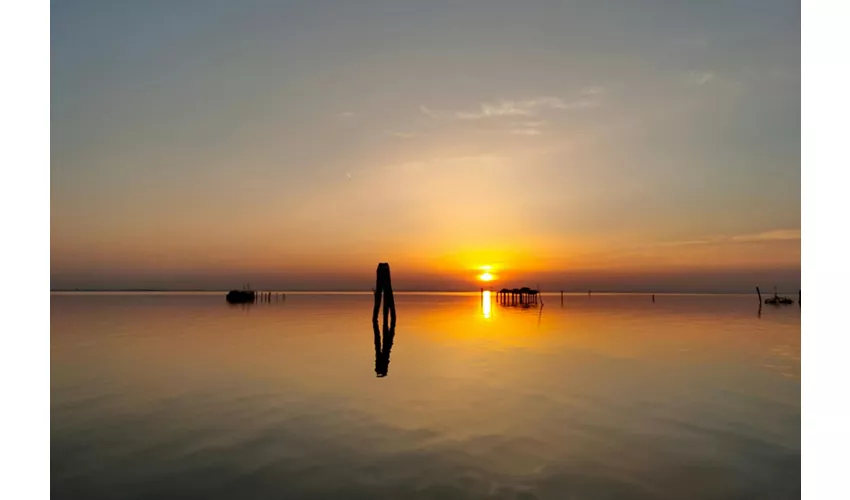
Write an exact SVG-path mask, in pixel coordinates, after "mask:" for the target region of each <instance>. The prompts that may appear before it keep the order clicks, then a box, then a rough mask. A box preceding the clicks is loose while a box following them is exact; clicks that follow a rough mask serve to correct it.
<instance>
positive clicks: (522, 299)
mask: <svg viewBox="0 0 850 500" xmlns="http://www.w3.org/2000/svg"><path fill="white" fill-rule="evenodd" d="M483 290H484V289H483V288H482V293H483ZM539 295H540V292H539V291H537V290H532V289H531V288H528V287H522V288H502V289H501V290H499V291H498V292H496V300H497V301H498V302H499V303H501V304H506V305H508V304H510V305H521V306H522V305H531V304H537V301H538V296H539Z"/></svg>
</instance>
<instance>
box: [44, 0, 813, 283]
mask: <svg viewBox="0 0 850 500" xmlns="http://www.w3.org/2000/svg"><path fill="white" fill-rule="evenodd" d="M51 9H52V12H51V52H52V54H51V87H52V88H51V106H52V110H51V287H52V288H54V289H69V288H70V289H73V288H108V289H121V288H162V289H196V288H208V289H227V288H238V287H240V286H241V285H242V284H243V283H246V282H250V283H251V284H252V286H254V287H255V288H272V287H274V288H280V289H331V290H368V289H369V288H370V287H371V286H372V285H373V284H374V276H375V267H376V265H377V263H378V262H384V261H386V262H389V263H390V265H391V267H392V273H393V282H394V285H395V287H396V288H399V289H408V290H415V289H429V290H436V289H446V290H465V289H466V290H468V289H477V288H478V286H480V285H479V283H478V281H477V280H476V277H477V276H478V275H480V274H481V273H482V272H483V271H484V269H485V266H490V268H489V272H490V273H491V274H492V275H493V276H494V278H495V279H494V280H493V281H492V282H490V283H491V284H490V285H488V286H493V287H495V288H500V287H502V286H523V285H531V286H536V285H537V284H540V286H541V288H543V289H544V290H550V291H551V290H559V289H564V290H575V291H578V290H587V289H589V288H592V289H597V290H621V291H706V292H711V291H723V292H725V291H733V292H734V291H742V292H749V291H751V290H752V289H753V287H754V286H755V285H757V284H758V285H761V286H762V289H763V290H765V289H768V290H770V291H772V287H773V285H778V286H779V287H780V289H782V288H785V289H786V290H787V291H796V289H797V287H798V286H799V280H800V14H799V2H792V1H785V0H770V1H768V0H752V1H741V0H734V1H733V0H715V1H704V0H690V1H661V0H655V1H650V0H640V1H637V0H635V1H627V0H621V1H613V0H611V1H606V0H579V1H567V0H564V1H554V0H549V1H533V0H525V1H521V2H520V1H507V0H486V1H485V0H470V1H444V0H429V1H417V2H413V1H403V0H393V1H369V0H367V1H333V2H332V1H323V0H311V1H301V2H295V1H239V2H235V1H221V0H204V1H200V0H198V1H187V0H175V1H168V2H167V1H150V2H142V1H136V2H107V1H100V2H95V1H62V2H54V3H53V4H52V5H51Z"/></svg>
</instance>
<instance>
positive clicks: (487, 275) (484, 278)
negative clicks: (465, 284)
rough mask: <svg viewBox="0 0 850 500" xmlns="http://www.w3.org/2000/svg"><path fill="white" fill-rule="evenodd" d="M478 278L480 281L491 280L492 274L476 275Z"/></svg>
mask: <svg viewBox="0 0 850 500" xmlns="http://www.w3.org/2000/svg"><path fill="white" fill-rule="evenodd" d="M478 279H479V280H481V281H492V280H493V275H492V274H490V273H484V274H481V275H479V276H478Z"/></svg>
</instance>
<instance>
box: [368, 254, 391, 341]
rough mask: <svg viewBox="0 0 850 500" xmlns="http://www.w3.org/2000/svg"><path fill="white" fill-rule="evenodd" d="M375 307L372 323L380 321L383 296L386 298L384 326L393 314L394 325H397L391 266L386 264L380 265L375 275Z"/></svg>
mask: <svg viewBox="0 0 850 500" xmlns="http://www.w3.org/2000/svg"><path fill="white" fill-rule="evenodd" d="M375 274H376V275H377V276H376V280H375V307H374V308H373V309H372V322H373V323H374V322H377V321H378V310H379V309H380V308H381V295H382V294H383V298H384V325H387V316H388V315H390V314H391V317H392V325H395V321H396V315H395V299H394V298H393V285H392V280H391V279H390V265H389V264H388V263H386V262H381V263H380V264H378V269H377V271H376V273H375Z"/></svg>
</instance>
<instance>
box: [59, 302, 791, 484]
mask: <svg viewBox="0 0 850 500" xmlns="http://www.w3.org/2000/svg"><path fill="white" fill-rule="evenodd" d="M656 300H657V302H656V303H655V304H652V303H651V300H650V298H649V296H640V295H594V296H593V297H587V296H586V295H576V296H566V297H565V299H564V303H563V306H562V305H561V302H560V298H559V297H558V296H546V297H545V306H544V308H543V309H542V313H541V311H540V310H539V309H525V310H523V309H511V308H503V307H501V306H499V305H497V304H496V303H495V302H485V303H484V304H482V301H481V298H480V296H479V294H477V293H476V294H471V295H427V294H420V295H413V294H411V295H406V294H398V295H397V297H396V305H397V308H398V323H397V326H396V331H395V336H394V338H393V343H392V346H391V350H390V353H389V364H388V365H387V367H386V368H387V369H386V371H387V376H386V377H378V376H377V373H376V368H377V371H383V368H382V366H381V365H383V364H385V363H384V362H382V361H381V359H378V358H381V357H382V355H378V357H377V358H376V342H375V337H374V332H373V329H372V325H371V306H372V304H371V301H372V297H371V295H369V294H362V295H342V294H339V295H308V294H300V295H299V294H288V295H287V299H286V301H285V302H278V303H275V302H272V303H271V304H258V305H255V306H252V307H250V308H245V307H240V306H228V305H227V304H226V303H225V301H224V294H53V295H52V296H51V399H52V408H51V489H52V494H53V495H54V497H55V498H87V499H99V498H103V499H123V498H177V499H191V498H199V499H200V498H203V499H214V498H233V499H253V498H292V499H312V498H328V499H342V498H356V499H360V498H362V499H380V498H387V499H406V498H417V499H418V498H441V499H451V498H464V499H465V498H527V499H531V498H539V499H550V498H551V499H573V498H575V499H608V498H612V499H613V498H616V499H620V498H623V499H632V498H635V499H636V498H663V499H676V500H681V499H703V498H705V499H709V498H710V499H735V498H741V499H753V498H765V499H783V498H799V496H800V308H799V307H798V306H797V305H796V304H795V305H794V306H787V307H784V308H775V307H765V308H764V309H763V311H762V313H761V316H760V317H759V315H758V301H757V299H756V298H755V297H753V296H657V298H656ZM387 344H388V343H387ZM386 347H390V346H389V345H387V346H386ZM378 348H379V350H383V348H384V345H383V342H379V344H378Z"/></svg>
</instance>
